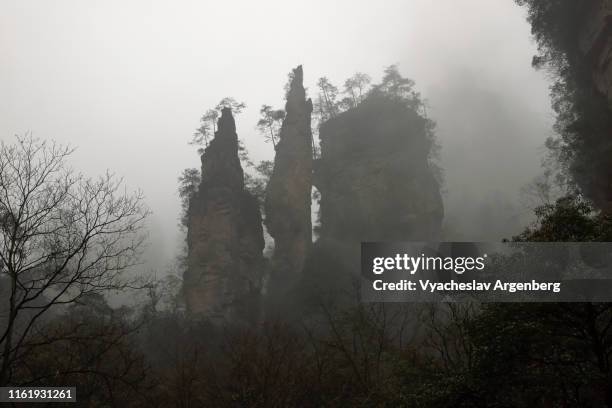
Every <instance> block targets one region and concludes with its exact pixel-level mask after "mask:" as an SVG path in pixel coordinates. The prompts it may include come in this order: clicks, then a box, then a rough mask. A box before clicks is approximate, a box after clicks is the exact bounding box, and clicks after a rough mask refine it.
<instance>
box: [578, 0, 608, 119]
mask: <svg viewBox="0 0 612 408" xmlns="http://www.w3.org/2000/svg"><path fill="white" fill-rule="evenodd" d="M582 27H583V28H582V30H581V36H580V39H579V41H580V49H581V51H582V52H583V53H584V55H585V56H586V57H587V59H588V61H589V63H590V65H591V74H592V78H593V83H594V84H595V87H596V88H597V90H598V91H599V92H601V93H602V94H603V95H605V96H606V97H607V98H608V104H609V106H610V107H611V108H612V0H590V8H589V12H588V13H587V18H586V20H585V21H584V22H583V25H582Z"/></svg>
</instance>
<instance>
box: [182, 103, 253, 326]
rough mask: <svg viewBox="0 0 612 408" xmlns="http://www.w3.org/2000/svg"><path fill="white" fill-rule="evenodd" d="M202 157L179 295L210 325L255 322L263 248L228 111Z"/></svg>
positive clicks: (234, 126) (190, 208)
mask: <svg viewBox="0 0 612 408" xmlns="http://www.w3.org/2000/svg"><path fill="white" fill-rule="evenodd" d="M217 128H218V130H217V131H216V132H215V137H214V139H213V140H212V141H211V143H210V145H209V146H208V147H207V148H206V150H205V152H204V154H202V181H201V184H200V187H199V190H198V192H197V193H196V195H195V196H194V197H193V198H192V199H191V201H190V205H189V214H188V232H187V246H188V254H187V270H186V272H185V275H184V286H183V292H184V295H185V303H186V306H187V310H188V312H189V313H191V314H193V315H199V316H202V317H206V318H209V319H211V320H213V321H231V322H254V321H256V320H257V319H258V306H259V296H260V289H261V276H262V272H263V255H262V251H263V248H264V239H263V229H262V224H261V214H260V212H259V205H258V202H257V199H256V198H255V197H254V196H253V195H251V194H250V193H249V192H248V191H246V190H245V188H244V173H243V170H242V166H241V165H240V159H239V157H238V135H237V134H236V124H235V122H234V117H233V116H232V112H231V110H230V109H229V108H224V109H223V110H222V112H221V117H220V118H219V120H218V126H217Z"/></svg>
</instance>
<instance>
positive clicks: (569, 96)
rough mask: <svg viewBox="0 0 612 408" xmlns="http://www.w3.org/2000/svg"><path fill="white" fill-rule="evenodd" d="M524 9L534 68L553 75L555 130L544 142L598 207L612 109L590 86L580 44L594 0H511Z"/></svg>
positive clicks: (608, 170)
mask: <svg viewBox="0 0 612 408" xmlns="http://www.w3.org/2000/svg"><path fill="white" fill-rule="evenodd" d="M516 2H517V3H518V4H519V5H521V6H526V7H527V10H528V17H527V19H528V21H529V23H530V24H531V31H532V34H533V36H534V38H535V40H536V42H537V44H538V51H539V54H538V55H537V56H535V57H534V59H533V65H534V66H535V67H536V68H545V69H547V71H548V72H549V74H550V75H551V77H552V78H553V85H552V86H551V97H552V107H553V109H554V111H555V112H556V115H557V117H556V124H555V130H556V132H557V134H558V137H557V138H556V139H555V138H551V139H549V140H548V142H547V146H548V147H549V148H550V149H551V150H552V152H551V154H553V155H554V156H556V157H557V158H558V159H559V160H560V161H561V162H562V163H563V164H564V165H565V168H566V170H567V171H568V172H569V174H570V175H571V176H572V177H573V178H574V180H575V181H576V183H577V185H578V186H579V187H580V189H581V191H582V192H583V193H584V194H585V195H586V196H587V197H588V198H589V199H591V200H592V201H593V202H594V203H595V204H596V205H597V206H599V207H600V208H607V207H608V206H609V205H610V202H611V201H612V188H610V181H609V180H610V179H611V177H612V164H611V163H610V158H611V157H612V140H611V139H610V135H611V134H612V114H611V112H610V107H609V106H608V102H607V100H606V98H605V96H604V95H603V94H601V93H600V92H599V91H597V89H596V88H595V86H594V83H593V79H592V65H591V64H592V62H591V61H590V59H589V58H588V57H587V55H585V50H581V48H580V39H581V34H582V32H583V30H586V29H587V27H585V23H584V22H585V20H586V18H587V15H588V13H589V10H590V8H591V7H592V6H593V4H594V3H595V1H594V0H588V1H574V0H516Z"/></svg>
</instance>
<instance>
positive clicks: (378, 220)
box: [315, 96, 444, 243]
mask: <svg viewBox="0 0 612 408" xmlns="http://www.w3.org/2000/svg"><path fill="white" fill-rule="evenodd" d="M426 126H427V123H426V119H424V118H423V117H421V116H420V115H418V114H417V113H416V112H415V111H414V110H412V109H409V108H407V107H406V106H405V105H404V104H402V103H399V102H397V101H394V100H393V99H390V98H387V97H385V96H370V97H368V98H367V99H366V100H365V101H364V102H363V103H361V104H360V105H359V106H358V107H356V108H354V109H350V110H348V111H346V112H344V113H342V114H340V115H338V116H337V117H336V118H333V119H331V120H329V121H328V122H326V123H325V124H323V125H322V126H321V129H320V133H319V134H320V139H321V158H320V159H319V160H318V161H317V164H316V169H315V185H316V186H317V188H318V189H319V191H320V193H321V201H320V221H321V230H320V236H321V238H322V239H324V240H333V241H335V242H340V243H342V242H344V243H359V242H361V241H415V240H416V241H426V240H435V239H438V238H439V233H440V228H441V222H442V218H443V213H444V211H443V206H442V198H441V195H440V185H439V183H438V181H437V180H436V178H435V177H434V173H433V171H432V169H431V168H430V165H429V162H428V157H429V155H430V150H431V147H432V146H431V140H430V139H429V138H428V137H427V133H426Z"/></svg>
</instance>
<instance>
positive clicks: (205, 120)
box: [189, 96, 246, 155]
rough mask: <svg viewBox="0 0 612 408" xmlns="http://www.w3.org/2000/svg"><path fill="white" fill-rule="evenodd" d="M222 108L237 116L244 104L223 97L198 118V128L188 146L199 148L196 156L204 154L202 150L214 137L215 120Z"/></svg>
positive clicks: (215, 129) (244, 106)
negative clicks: (228, 109)
mask: <svg viewBox="0 0 612 408" xmlns="http://www.w3.org/2000/svg"><path fill="white" fill-rule="evenodd" d="M223 108H230V109H231V110H232V114H234V115H238V114H240V113H242V111H243V110H244V108H246V104H245V103H244V102H238V101H237V100H236V99H234V98H232V97H229V96H228V97H225V98H223V99H221V100H220V101H219V103H218V104H217V105H216V106H215V107H214V108H212V109H208V110H207V111H206V113H204V115H202V117H201V118H200V126H199V127H198V128H197V129H196V131H195V133H194V134H193V136H192V138H191V141H190V142H189V144H190V145H196V146H199V148H198V154H200V155H201V154H202V153H204V148H205V147H207V146H208V143H210V140H211V139H212V138H213V137H214V136H215V132H216V131H217V120H218V119H219V116H220V112H221V110H223Z"/></svg>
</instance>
